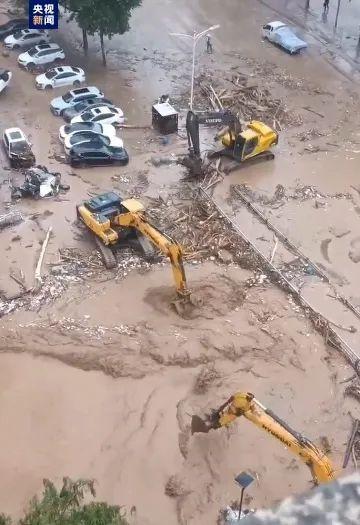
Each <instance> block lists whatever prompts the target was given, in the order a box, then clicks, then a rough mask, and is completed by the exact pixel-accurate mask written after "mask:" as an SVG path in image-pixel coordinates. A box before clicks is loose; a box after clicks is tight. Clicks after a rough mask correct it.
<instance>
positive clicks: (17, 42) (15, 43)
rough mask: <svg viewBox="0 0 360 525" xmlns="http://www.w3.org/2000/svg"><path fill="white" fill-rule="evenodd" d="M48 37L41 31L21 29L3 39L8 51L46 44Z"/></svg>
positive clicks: (47, 34) (46, 33) (45, 32)
mask: <svg viewBox="0 0 360 525" xmlns="http://www.w3.org/2000/svg"><path fill="white" fill-rule="evenodd" d="M49 40H50V35H49V33H48V32H47V31H44V30H42V29H22V30H21V31H17V32H16V33H14V34H13V35H9V36H7V37H6V38H5V40H4V44H5V47H7V48H9V49H20V48H21V47H33V46H36V45H37V44H46V42H48V41H49Z"/></svg>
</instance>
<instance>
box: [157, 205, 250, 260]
mask: <svg viewBox="0 0 360 525" xmlns="http://www.w3.org/2000/svg"><path fill="white" fill-rule="evenodd" d="M147 216H148V217H149V219H150V221H151V222H153V223H154V224H156V226H157V227H159V228H160V229H161V230H162V231H164V232H166V233H167V235H169V236H170V237H172V238H173V239H175V240H176V241H177V242H178V243H179V244H181V245H182V246H183V249H184V258H185V260H188V261H194V262H195V261H198V262H200V261H203V260H206V259H210V260H215V259H217V260H220V261H221V262H226V263H229V262H232V261H234V262H237V263H238V264H240V263H241V266H243V267H244V266H246V267H256V266H257V260H256V257H254V254H253V253H251V252H250V251H249V250H248V248H247V246H246V245H245V243H243V242H242V241H241V239H239V236H238V235H237V233H236V232H234V231H233V230H232V229H231V228H230V227H229V224H228V222H227V221H226V219H224V217H223V216H222V215H221V214H220V213H219V212H218V210H217V209H216V208H214V207H213V206H212V204H211V203H210V202H208V201H206V200H205V199H202V198H201V197H200V196H199V197H198V198H194V199H192V200H188V199H184V200H183V201H182V202H181V203H180V204H179V203H178V202H177V204H176V205H175V204H174V202H173V201H172V199H170V198H169V199H168V200H166V201H165V200H163V199H162V198H161V197H158V198H154V199H149V204H148V206H147Z"/></svg>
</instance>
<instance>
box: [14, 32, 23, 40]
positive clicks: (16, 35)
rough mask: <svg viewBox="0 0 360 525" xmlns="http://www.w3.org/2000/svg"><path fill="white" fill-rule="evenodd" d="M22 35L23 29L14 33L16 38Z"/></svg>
mask: <svg viewBox="0 0 360 525" xmlns="http://www.w3.org/2000/svg"><path fill="white" fill-rule="evenodd" d="M21 35H22V32H21V31H16V33H14V37H15V38H16V39H18V38H20V37H21Z"/></svg>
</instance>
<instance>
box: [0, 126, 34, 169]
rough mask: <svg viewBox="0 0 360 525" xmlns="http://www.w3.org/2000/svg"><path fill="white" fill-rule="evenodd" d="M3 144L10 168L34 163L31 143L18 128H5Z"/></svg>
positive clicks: (24, 166) (27, 166)
mask: <svg viewBox="0 0 360 525" xmlns="http://www.w3.org/2000/svg"><path fill="white" fill-rule="evenodd" d="M3 144H4V148H5V151H6V154H7V156H8V158H9V160H10V165H11V167H12V168H30V167H31V166H33V165H34V164H35V155H34V154H33V152H32V151H31V144H30V142H29V141H28V139H27V138H26V135H25V133H24V132H23V131H22V130H21V129H20V128H8V129H6V130H5V131H4V134H3Z"/></svg>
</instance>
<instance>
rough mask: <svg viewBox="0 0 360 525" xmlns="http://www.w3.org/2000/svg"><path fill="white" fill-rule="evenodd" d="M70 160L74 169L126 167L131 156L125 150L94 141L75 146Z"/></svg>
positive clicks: (71, 151) (69, 157) (69, 156)
mask: <svg viewBox="0 0 360 525" xmlns="http://www.w3.org/2000/svg"><path fill="white" fill-rule="evenodd" d="M68 159H69V162H70V164H71V166H74V167H85V166H108V165H110V164H120V165H121V166H125V165H126V164H128V162H129V155H128V153H127V151H126V149H125V148H114V147H112V146H107V145H105V144H102V143H101V142H100V141H95V140H94V141H91V142H82V143H81V144H76V145H75V146H73V147H72V148H71V150H70V152H69V155H68Z"/></svg>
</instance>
